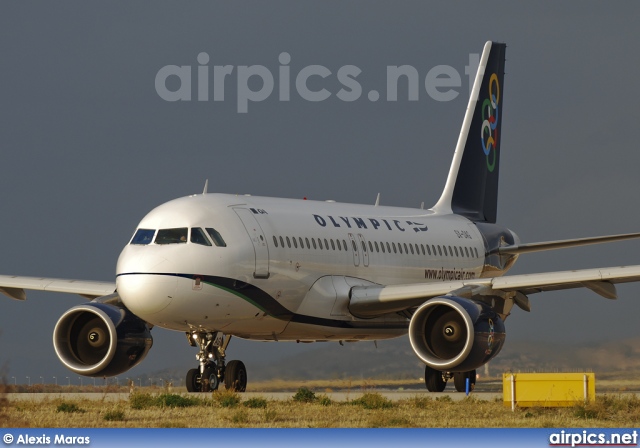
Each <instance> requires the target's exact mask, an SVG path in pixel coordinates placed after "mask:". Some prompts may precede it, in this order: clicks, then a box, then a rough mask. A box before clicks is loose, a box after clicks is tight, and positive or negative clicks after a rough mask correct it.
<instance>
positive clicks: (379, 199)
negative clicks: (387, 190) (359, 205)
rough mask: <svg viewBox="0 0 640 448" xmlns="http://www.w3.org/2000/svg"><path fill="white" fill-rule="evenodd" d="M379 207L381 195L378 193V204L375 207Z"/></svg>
mask: <svg viewBox="0 0 640 448" xmlns="http://www.w3.org/2000/svg"><path fill="white" fill-rule="evenodd" d="M378 205H380V193H378V197H377V198H376V203H375V205H374V207H377V206H378Z"/></svg>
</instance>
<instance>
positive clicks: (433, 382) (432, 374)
mask: <svg viewBox="0 0 640 448" xmlns="http://www.w3.org/2000/svg"><path fill="white" fill-rule="evenodd" d="M424 382H425V384H426V386H427V390H428V391H429V392H442V391H443V390H444V388H445V387H446V385H447V381H446V380H444V379H443V378H442V372H440V371H438V370H435V369H432V368H431V367H429V366H424Z"/></svg>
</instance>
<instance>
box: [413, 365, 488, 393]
mask: <svg viewBox="0 0 640 448" xmlns="http://www.w3.org/2000/svg"><path fill="white" fill-rule="evenodd" d="M451 378H453V385H454V386H455V387H456V390H457V391H458V392H466V390H467V379H469V391H472V390H473V389H474V388H475V386H476V371H475V370H471V371H469V372H453V373H451V372H440V371H439V370H435V369H432V368H431V367H429V366H424V382H425V384H426V386H427V390H428V391H429V392H442V391H443V390H444V388H445V386H446V385H447V380H449V379H451Z"/></svg>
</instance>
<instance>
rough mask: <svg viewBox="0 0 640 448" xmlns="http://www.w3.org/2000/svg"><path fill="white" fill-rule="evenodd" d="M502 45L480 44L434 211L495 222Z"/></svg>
mask: <svg viewBox="0 0 640 448" xmlns="http://www.w3.org/2000/svg"><path fill="white" fill-rule="evenodd" d="M505 50H506V45H505V44H498V43H494V42H487V43H486V44H485V46H484V50H483V52H482V57H481V58H480V65H479V66H478V72H477V74H476V79H475V81H474V83H473V89H472V90H471V96H470V98H469V105H468V106H467V112H466V113H465V116H464V121H463V123H462V129H461V131H460V136H459V137H458V143H457V145H456V150H455V153H454V156H453V162H452V164H451V168H450V170H449V176H448V177H447V183H446V185H445V187H444V191H443V192H442V196H441V197H440V199H439V200H438V202H437V203H436V205H435V206H434V207H433V210H434V211H436V212H438V213H455V214H458V215H462V216H465V217H467V218H469V219H471V220H473V221H480V222H490V223H495V222H496V216H497V211H498V173H499V168H500V139H501V134H500V127H501V124H502V105H503V104H504V99H503V86H504V82H503V81H504V61H505Z"/></svg>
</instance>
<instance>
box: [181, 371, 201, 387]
mask: <svg viewBox="0 0 640 448" xmlns="http://www.w3.org/2000/svg"><path fill="white" fill-rule="evenodd" d="M185 382H186V386H187V392H200V370H199V369H189V371H188V372H187V378H186V381H185Z"/></svg>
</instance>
